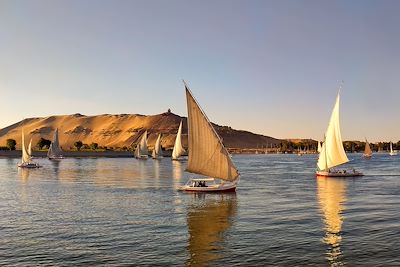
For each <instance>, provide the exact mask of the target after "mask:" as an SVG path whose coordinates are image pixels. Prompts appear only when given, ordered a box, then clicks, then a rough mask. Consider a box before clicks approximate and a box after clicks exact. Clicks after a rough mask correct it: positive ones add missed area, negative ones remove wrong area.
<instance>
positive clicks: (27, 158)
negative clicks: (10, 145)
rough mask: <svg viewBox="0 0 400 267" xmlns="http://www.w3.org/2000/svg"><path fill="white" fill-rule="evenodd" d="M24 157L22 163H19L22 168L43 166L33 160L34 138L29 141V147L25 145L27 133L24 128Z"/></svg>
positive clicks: (22, 146)
mask: <svg viewBox="0 0 400 267" xmlns="http://www.w3.org/2000/svg"><path fill="white" fill-rule="evenodd" d="M21 150H22V159H21V163H19V164H18V167H20V168H40V167H41V166H40V165H39V164H38V163H35V162H33V161H32V138H31V140H30V142H29V145H28V149H27V148H26V147H25V134H24V131H23V130H22V144H21Z"/></svg>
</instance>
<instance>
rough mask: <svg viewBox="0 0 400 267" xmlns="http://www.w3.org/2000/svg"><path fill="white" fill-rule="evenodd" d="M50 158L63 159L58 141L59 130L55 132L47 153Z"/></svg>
mask: <svg viewBox="0 0 400 267" xmlns="http://www.w3.org/2000/svg"><path fill="white" fill-rule="evenodd" d="M47 156H48V157H49V158H54V157H62V150H61V148H60V143H59V141H58V128H56V130H55V131H54V135H53V141H52V142H51V144H50V147H49V151H48V152H47Z"/></svg>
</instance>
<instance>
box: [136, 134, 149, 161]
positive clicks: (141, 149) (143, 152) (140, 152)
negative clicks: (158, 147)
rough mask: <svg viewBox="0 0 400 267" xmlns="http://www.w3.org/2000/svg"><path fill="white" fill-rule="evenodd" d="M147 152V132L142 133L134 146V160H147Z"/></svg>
mask: <svg viewBox="0 0 400 267" xmlns="http://www.w3.org/2000/svg"><path fill="white" fill-rule="evenodd" d="M148 154H149V150H148V149H147V131H145V132H144V134H143V135H142V138H141V139H140V142H139V144H138V145H137V146H136V150H135V158H137V159H147V158H148V157H149V156H148Z"/></svg>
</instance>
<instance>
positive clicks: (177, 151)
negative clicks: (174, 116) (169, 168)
mask: <svg viewBox="0 0 400 267" xmlns="http://www.w3.org/2000/svg"><path fill="white" fill-rule="evenodd" d="M185 152H186V151H185V149H184V148H183V146H182V121H181V123H180V124H179V128H178V133H177V134H176V139H175V144H174V149H173V150H172V159H173V160H178V159H179V158H180V157H181V156H182V155H183V154H184V153H185Z"/></svg>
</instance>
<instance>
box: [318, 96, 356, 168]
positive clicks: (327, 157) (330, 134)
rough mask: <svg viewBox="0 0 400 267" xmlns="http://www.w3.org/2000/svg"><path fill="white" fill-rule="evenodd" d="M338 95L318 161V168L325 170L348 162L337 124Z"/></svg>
mask: <svg viewBox="0 0 400 267" xmlns="http://www.w3.org/2000/svg"><path fill="white" fill-rule="evenodd" d="M339 102H340V93H338V95H337V97H336V103H335V106H334V108H333V110H332V115H331V118H330V121H329V125H328V129H327V130H326V134H325V142H324V143H323V144H322V148H321V152H320V154H319V159H318V168H319V169H320V170H327V169H329V168H332V167H335V166H338V165H341V164H343V163H346V162H348V161H349V159H348V158H347V155H346V152H345V151H344V147H343V143H342V136H341V134H340V122H339Z"/></svg>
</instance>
